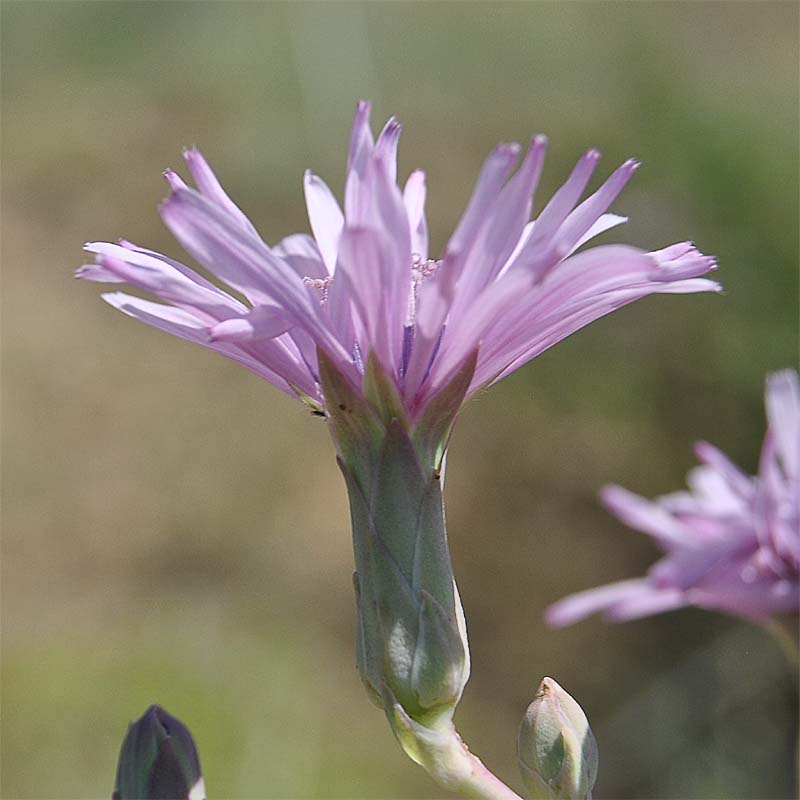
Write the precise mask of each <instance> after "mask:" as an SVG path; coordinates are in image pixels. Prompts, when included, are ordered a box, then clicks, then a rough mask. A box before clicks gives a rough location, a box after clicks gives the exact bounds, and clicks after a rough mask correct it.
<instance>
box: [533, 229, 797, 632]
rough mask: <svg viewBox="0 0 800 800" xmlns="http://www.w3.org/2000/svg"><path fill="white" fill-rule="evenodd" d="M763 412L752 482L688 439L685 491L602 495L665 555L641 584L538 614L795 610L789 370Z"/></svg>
mask: <svg viewBox="0 0 800 800" xmlns="http://www.w3.org/2000/svg"><path fill="white" fill-rule="evenodd" d="M676 247H681V246H678V245H676ZM673 256H674V254H668V255H667V257H669V258H671V257H673ZM683 257H686V258H689V259H694V258H696V256H695V255H693V254H690V253H689V251H688V250H687V251H681V252H679V255H678V258H679V259H680V258H683ZM766 406H767V419H768V423H769V427H768V430H767V433H766V436H765V438H764V445H763V448H762V452H761V460H760V465H759V474H758V476H757V477H754V478H751V477H749V476H748V475H746V474H745V473H744V472H743V471H742V470H741V469H739V467H737V466H736V465H735V464H734V463H733V462H732V461H731V460H730V459H729V458H728V457H727V456H726V455H725V454H724V453H722V452H721V451H720V450H718V449H717V448H716V447H714V446H713V445H711V444H708V443H707V442H698V444H697V445H696V446H695V452H696V454H697V456H698V458H699V460H700V462H701V466H699V467H696V468H695V469H694V470H693V471H692V472H691V473H690V475H689V481H688V482H689V489H690V491H688V492H676V493H674V494H670V495H665V496H663V497H659V498H656V500H653V501H651V500H646V499H644V498H642V497H639V496H638V495H635V494H633V493H632V492H629V491H628V490H627V489H623V488H622V487H619V486H608V487H606V488H605V489H603V490H602V492H601V494H600V498H601V500H602V502H603V505H604V506H605V507H606V508H607V509H608V510H609V511H610V512H611V513H612V514H614V516H616V517H617V518H618V519H620V520H621V521H622V522H624V523H625V524H626V525H628V526H629V527H631V528H633V529H634V530H639V531H641V532H642V533H645V534H647V535H648V536H650V537H652V539H653V540H654V541H655V543H656V544H657V545H658V546H659V548H660V549H661V550H663V551H664V553H665V555H664V557H663V558H662V559H661V560H660V561H658V562H657V563H656V564H655V565H654V566H653V567H651V569H650V570H649V571H648V573H647V575H646V576H645V577H644V578H638V579H635V580H624V581H620V582H618V583H612V584H609V585H607V586H601V587H599V588H597V589H588V590H586V591H583V592H578V593H577V594H573V595H570V596H569V597H566V598H564V599H563V600H560V601H559V602H557V603H555V604H554V605H552V606H550V608H549V609H547V611H546V612H545V617H546V619H547V621H548V623H549V624H551V625H554V626H557V627H560V626H563V625H572V624H573V623H575V622H578V621H579V620H581V619H583V618H584V617H587V616H589V615H590V614H594V613H596V612H604V613H605V615H606V617H607V618H608V619H610V620H612V621H614V622H620V621H623V620H628V619H633V618H635V617H642V616H649V615H652V614H657V613H661V612H663V611H670V610H672V609H674V608H680V607H683V606H697V607H700V608H706V609H714V610H718V611H723V612H727V613H729V614H734V615H737V616H741V617H746V618H749V619H754V620H763V619H767V618H770V617H773V616H776V615H779V614H787V613H792V612H794V613H796V612H798V611H800V508H799V504H800V379H798V375H797V373H796V372H795V371H794V370H783V371H782V372H777V373H775V374H773V375H770V376H769V377H768V378H767V387H766Z"/></svg>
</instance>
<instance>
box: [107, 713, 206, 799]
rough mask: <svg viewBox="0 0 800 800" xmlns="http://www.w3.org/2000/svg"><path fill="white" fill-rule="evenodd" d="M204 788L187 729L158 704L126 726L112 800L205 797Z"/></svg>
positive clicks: (197, 760)
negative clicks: (126, 731)
mask: <svg viewBox="0 0 800 800" xmlns="http://www.w3.org/2000/svg"><path fill="white" fill-rule="evenodd" d="M205 797H206V789H205V785H204V783H203V778H202V776H201V774H200V759H199V758H198V755H197V748H196V747H195V744H194V741H193V739H192V735H191V733H189V729H188V728H187V727H186V726H185V725H184V724H183V723H182V722H181V721H180V720H178V719H175V717H173V716H172V715H170V714H168V713H167V712H166V711H164V709H163V708H161V707H159V706H150V708H148V709H147V711H145V712H144V714H143V715H142V716H141V717H140V718H139V719H138V720H136V722H132V723H131V724H130V725H129V726H128V733H127V734H126V735H125V740H124V741H123V743H122V748H121V749H120V753H119V764H118V765H117V780H116V785H115V787H114V794H113V795H112V798H113V800H205Z"/></svg>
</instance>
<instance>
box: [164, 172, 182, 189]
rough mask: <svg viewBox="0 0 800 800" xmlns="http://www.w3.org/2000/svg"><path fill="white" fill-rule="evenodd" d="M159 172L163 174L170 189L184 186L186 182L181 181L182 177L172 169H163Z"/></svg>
mask: <svg viewBox="0 0 800 800" xmlns="http://www.w3.org/2000/svg"><path fill="white" fill-rule="evenodd" d="M161 174H162V175H163V176H164V179H165V180H166V181H167V183H168V184H169V188H170V189H172V191H177V190H178V189H185V188H186V184H185V183H184V182H183V179H182V178H181V176H180V175H178V173H177V172H175V171H174V170H172V169H165V170H164V171H163V172H162V173H161Z"/></svg>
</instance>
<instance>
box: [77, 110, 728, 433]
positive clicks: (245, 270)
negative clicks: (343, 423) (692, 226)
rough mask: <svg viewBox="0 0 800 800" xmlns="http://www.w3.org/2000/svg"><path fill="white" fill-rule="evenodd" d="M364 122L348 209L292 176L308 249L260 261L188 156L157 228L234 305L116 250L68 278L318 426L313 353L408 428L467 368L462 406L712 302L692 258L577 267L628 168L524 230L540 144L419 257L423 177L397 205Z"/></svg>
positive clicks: (391, 150) (215, 187) (352, 157)
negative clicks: (601, 342) (663, 314)
mask: <svg viewBox="0 0 800 800" xmlns="http://www.w3.org/2000/svg"><path fill="white" fill-rule="evenodd" d="M369 113H370V106H369V104H368V103H365V102H361V103H359V104H358V107H357V109H356V114H355V120H354V123H353V129H352V134H351V138H350V148H349V153H348V159H347V177H346V182H345V191H344V207H343V209H342V208H341V207H340V206H339V204H338V202H337V201H336V199H335V198H334V196H333V194H332V192H331V191H330V189H329V188H328V187H327V186H326V184H325V183H324V182H323V181H322V180H321V179H320V178H318V177H317V176H316V175H313V174H312V173H310V172H307V173H306V175H305V196H306V204H307V206H308V216H309V220H310V224H311V230H312V232H313V236H308V235H305V234H296V235H293V236H289V237H287V238H286V239H283V240H282V241H281V242H279V243H278V244H277V245H275V246H269V245H267V244H266V243H265V242H264V241H263V240H262V239H261V238H260V236H259V235H258V233H257V232H256V230H255V228H254V227H253V225H252V224H251V223H250V221H249V220H248V219H247V217H246V216H245V215H244V214H243V213H242V212H241V211H240V210H239V208H238V207H237V206H236V205H235V204H234V203H233V202H232V201H231V200H230V198H229V197H228V196H227V194H226V193H225V192H224V191H223V189H222V187H221V186H220V184H219V182H218V180H217V178H216V177H215V175H214V173H213V172H212V171H211V169H210V168H209V166H208V164H207V163H206V161H205V160H204V159H203V157H202V156H201V154H200V153H199V152H198V151H197V150H195V149H192V150H187V151H186V152H185V153H184V157H185V159H186V164H187V167H188V169H189V172H190V174H191V176H192V178H193V179H194V183H195V185H196V188H195V189H193V188H190V187H189V186H187V185H186V184H185V183H184V182H183V181H182V180H181V179H180V178H179V177H178V176H177V175H176V174H175V173H174V172H172V171H170V170H168V171H167V172H166V173H165V176H166V179H167V181H168V183H169V185H170V188H171V193H170V195H169V197H168V198H167V200H166V201H165V202H164V203H163V204H162V206H161V216H162V218H163V220H164V222H165V223H166V225H167V227H168V228H169V229H170V230H171V231H172V233H173V234H174V235H175V237H176V238H177V239H178V241H179V242H180V243H181V245H183V247H184V248H185V249H186V251H187V252H188V253H189V254H190V255H191V256H192V257H193V258H194V259H195V260H196V261H197V262H198V263H199V264H200V265H201V266H202V267H203V268H204V269H205V270H207V272H208V273H210V274H211V275H212V276H213V277H214V278H215V279H216V280H217V281H218V282H220V283H222V284H227V286H228V287H230V288H231V289H232V290H233V292H230V291H228V290H226V289H223V288H220V286H218V285H217V284H216V283H212V282H210V281H209V280H207V278H205V277H203V276H201V275H200V274H198V273H197V272H196V271H195V270H193V269H191V268H190V267H187V266H185V265H184V264H182V263H180V262H178V261H175V260H173V259H171V258H168V257H167V256H164V255H161V254H159V253H155V252H152V251H150V250H146V249H144V248H142V247H138V246H136V245H133V244H131V243H129V242H126V241H121V242H120V243H119V244H110V243H105V242H95V243H90V244H87V245H86V249H87V250H88V251H90V252H92V253H95V254H96V263H94V264H88V265H85V266H83V267H82V268H81V269H80V270H78V273H77V274H78V276H79V277H81V278H87V279H90V280H95V281H101V282H109V283H127V284H129V285H130V286H133V287H135V288H136V289H139V290H141V291H143V292H146V293H148V294H151V295H154V296H155V297H156V298H158V299H159V300H160V301H162V302H160V303H154V302H151V301H149V300H144V299H141V298H139V297H135V296H133V295H130V294H126V293H124V292H111V293H108V294H105V295H103V297H104V299H105V300H106V301H108V302H109V303H110V304H111V305H113V306H115V307H117V308H119V309H120V310H122V311H124V312H125V313H126V314H129V315H130V316H133V317H136V318H137V319H139V320H141V321H143V322H146V323H148V324H150V325H153V326H155V327H157V328H160V329H162V330H165V331H168V332H169V333H173V334H175V335H177V336H180V337H182V338H184V339H189V340H191V341H194V342H197V343H199V344H201V345H204V346H206V347H209V348H211V349H213V350H216V351H218V352H220V353H222V354H223V355H226V356H228V357H229V358H232V359H234V360H235V361H238V362H239V363H240V364H242V365H243V366H245V367H247V368H248V369H250V370H251V371H252V372H254V373H256V374H257V375H260V376H261V377H263V378H265V379H266V380H268V381H269V382H270V383H273V384H274V385H275V386H277V387H278V388H280V389H282V390H283V391H285V392H287V393H289V394H291V395H294V396H298V397H300V398H301V399H303V400H305V401H306V402H307V403H309V404H311V405H312V407H313V408H315V410H319V411H322V410H323V409H325V408H326V398H325V396H324V391H323V389H322V388H321V384H322V381H321V377H320V363H319V355H320V354H323V357H324V358H325V359H326V360H327V361H328V362H329V363H330V364H331V365H333V366H334V367H335V368H336V370H337V371H338V372H339V373H340V374H341V375H343V376H344V377H345V378H346V379H348V380H349V382H350V383H351V384H352V385H353V386H354V387H356V388H357V389H359V390H360V387H361V385H362V382H363V379H364V374H365V371H366V364H367V361H368V360H369V358H370V357H372V358H373V359H375V360H376V362H377V363H378V364H379V365H380V367H381V372H382V373H383V374H385V375H386V376H388V378H389V380H390V381H391V382H392V383H393V384H394V388H395V389H396V392H397V394H398V397H399V399H400V402H401V404H402V407H403V410H404V412H405V413H406V414H407V415H408V418H409V419H410V420H411V421H412V422H413V421H414V420H416V419H418V418H419V417H420V416H421V415H422V414H423V413H424V411H425V409H426V407H427V406H428V405H429V404H430V402H431V401H432V398H433V397H434V396H436V395H437V393H439V392H440V390H441V389H442V388H443V387H445V386H447V385H449V384H450V383H451V382H452V380H453V378H454V376H455V375H457V374H459V372H461V371H463V369H464V365H465V364H468V363H469V364H470V376H469V382H468V386H467V387H466V392H465V393H464V396H465V397H468V396H469V395H470V394H472V393H473V392H475V391H476V390H477V389H479V388H481V387H482V386H485V385H488V384H491V383H494V382H496V381H498V380H500V379H501V378H503V377H505V376H506V375H508V374H510V373H511V372H513V371H514V370H516V369H517V368H519V367H520V366H522V365H523V364H525V363H526V362H527V361H529V360H530V359H532V358H534V357H535V356H536V355H538V354H539V353H541V352H542V351H543V350H546V349H547V348H548V347H550V346H552V345H553V344H555V343H556V342H558V341H560V340H561V339H563V338H564V337H566V336H568V335H569V334H571V333H573V332H574V331H576V330H578V329H580V328H582V327H583V326H585V325H587V324H588V323H590V322H592V321H593V320H595V319H597V318H598V317H601V316H603V315H604V314H607V313H609V312H610V311H613V310H614V309H616V308H619V307H620V306H623V305H626V304H627V303H630V302H632V301H634V300H637V299H638V298H640V297H644V296H645V295H649V294H655V293H688V292H699V291H717V290H718V289H719V286H718V285H717V284H716V283H714V282H712V281H709V280H706V279H703V278H701V277H700V276H701V275H703V274H705V273H707V272H709V271H710V270H712V269H714V268H715V262H714V259H713V258H711V257H709V256H704V255H703V254H701V253H700V252H699V251H698V250H696V249H695V248H694V247H693V245H691V244H690V243H682V244H676V245H672V246H670V247H667V248H664V249H662V250H658V251H655V252H646V251H644V250H641V249H639V248H636V247H630V246H627V245H604V246H601V247H595V248H593V249H589V250H584V251H582V252H578V253H576V251H577V250H578V249H579V248H580V247H581V246H582V245H583V244H584V243H585V242H587V241H588V240H589V239H591V238H592V237H594V236H596V235H597V234H599V233H601V232H602V231H605V230H607V229H608V228H611V227H613V226H615V225H618V224H620V223H622V222H624V221H625V218H624V217H620V216H616V215H614V214H609V213H606V212H607V210H608V208H609V207H610V205H611V204H612V203H613V201H614V200H615V199H616V197H617V195H618V194H619V193H620V191H621V190H622V188H623V187H624V186H625V184H626V183H627V182H628V180H629V178H630V177H631V176H632V175H633V173H634V172H635V171H636V168H637V166H638V164H637V163H636V162H635V161H633V160H630V161H626V162H625V163H624V164H622V166H620V167H619V168H618V169H617V170H616V171H615V172H613V173H612V175H611V176H610V177H609V178H608V179H607V180H606V182H605V183H603V185H602V186H601V187H600V188H599V189H598V190H597V191H596V192H594V194H592V195H590V196H589V197H588V198H587V199H585V200H583V201H582V202H579V201H580V198H581V196H582V195H583V193H584V190H585V189H586V186H587V184H588V182H589V180H590V178H591V176H592V173H593V171H594V169H595V166H596V165H597V162H598V159H599V157H600V156H599V154H598V153H597V151H595V150H590V151H589V152H588V153H586V154H585V155H584V156H583V157H582V158H581V159H580V160H579V161H578V163H577V165H576V166H575V168H574V169H573V171H572V173H571V174H570V175H569V177H568V178H567V180H566V182H565V183H564V184H563V186H561V188H560V189H559V190H558V191H557V192H556V193H555V194H554V195H553V197H552V198H551V199H550V200H549V201H548V202H547V203H546V204H545V205H544V208H543V209H542V211H541V212H540V213H539V215H538V216H537V218H536V219H535V220H534V221H530V217H531V209H532V203H533V195H534V191H535V189H536V185H537V183H538V180H539V175H540V173H541V170H542V165H543V162H544V155H545V149H546V146H547V141H546V139H545V138H544V137H542V136H537V137H535V138H534V139H533V140H532V141H531V143H530V145H529V147H528V148H527V150H526V152H525V153H524V155H523V154H522V148H521V147H520V146H519V145H517V144H501V145H499V146H498V147H496V148H495V150H494V151H493V152H492V153H491V154H490V155H489V157H488V158H487V160H486V162H485V163H484V165H483V169H482V170H481V173H480V175H479V177H478V181H477V184H476V186H475V189H474V191H473V194H472V197H471V198H470V200H469V203H468V204H467V208H466V210H465V211H464V214H463V215H462V217H461V220H460V222H459V223H458V225H457V227H456V229H455V231H454V233H453V235H452V236H451V237H450V239H449V241H448V242H447V244H446V245H445V247H444V249H443V251H442V252H441V254H440V256H439V257H438V258H437V257H431V254H430V252H429V246H428V232H427V225H426V221H425V175H424V173H423V172H421V171H419V170H417V171H414V172H412V173H411V175H410V176H409V177H408V180H407V181H406V182H405V185H404V188H403V189H402V190H401V189H400V188H399V186H398V184H397V180H396V172H397V165H396V155H397V145H398V140H399V137H400V125H399V124H398V123H397V122H396V121H395V120H394V119H390V120H389V122H387V124H386V126H385V127H384V128H383V130H382V131H381V134H380V136H379V137H378V139H377V140H374V139H373V136H372V133H371V130H370V126H369ZM520 159H521V160H520ZM517 165H518V167H517ZM515 169H516V171H515ZM234 293H235V295H236V296H234ZM240 298H242V299H240ZM473 362H474V363H473Z"/></svg>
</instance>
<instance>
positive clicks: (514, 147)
mask: <svg viewBox="0 0 800 800" xmlns="http://www.w3.org/2000/svg"><path fill="white" fill-rule="evenodd" d="M521 152H522V145H520V143H519V142H500V144H498V145H497V146H496V147H495V148H494V150H493V151H492V153H493V154H494V155H498V156H503V157H505V158H517V157H518V156H519V154H520V153H521Z"/></svg>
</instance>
